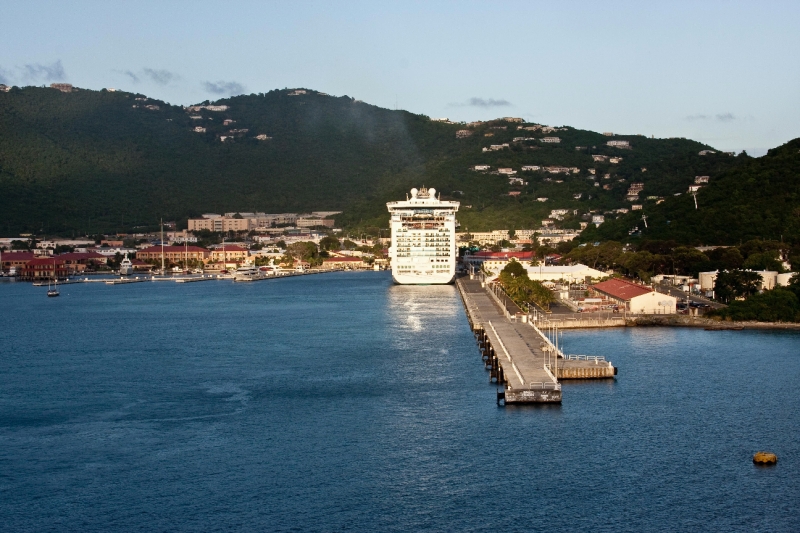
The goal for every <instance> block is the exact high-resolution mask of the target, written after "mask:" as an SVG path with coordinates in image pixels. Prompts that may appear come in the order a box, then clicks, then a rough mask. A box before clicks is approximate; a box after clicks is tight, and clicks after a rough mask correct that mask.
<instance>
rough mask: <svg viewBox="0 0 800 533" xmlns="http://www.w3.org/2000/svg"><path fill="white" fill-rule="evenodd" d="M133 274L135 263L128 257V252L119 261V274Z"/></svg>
mask: <svg viewBox="0 0 800 533" xmlns="http://www.w3.org/2000/svg"><path fill="white" fill-rule="evenodd" d="M131 274H133V263H132V262H131V260H130V259H128V254H127V253H126V254H125V258H124V259H123V260H122V261H120V263H119V275H120V276H130V275H131Z"/></svg>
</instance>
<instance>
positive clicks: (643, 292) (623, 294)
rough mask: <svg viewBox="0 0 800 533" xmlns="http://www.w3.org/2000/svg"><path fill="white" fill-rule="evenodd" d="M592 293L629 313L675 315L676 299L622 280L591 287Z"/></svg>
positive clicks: (644, 286) (604, 282)
mask: <svg viewBox="0 0 800 533" xmlns="http://www.w3.org/2000/svg"><path fill="white" fill-rule="evenodd" d="M591 289H592V292H594V293H596V294H598V295H600V296H602V297H605V298H606V299H608V300H611V301H613V302H615V303H616V304H617V305H619V306H620V308H622V309H624V310H625V311H627V312H629V313H639V314H675V313H676V312H677V304H678V299H677V298H675V297H674V296H669V295H667V294H661V293H660V292H656V291H655V290H653V289H652V288H651V287H648V286H646V285H639V284H638V283H633V282H631V281H627V280H624V279H610V280H608V281H601V282H600V283H597V284H595V285H592V287H591Z"/></svg>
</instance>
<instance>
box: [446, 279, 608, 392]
mask: <svg viewBox="0 0 800 533" xmlns="http://www.w3.org/2000/svg"><path fill="white" fill-rule="evenodd" d="M456 286H457V288H458V290H459V293H460V294H461V298H462V300H463V302H464V308H465V309H466V312H467V318H468V320H469V323H470V326H471V327H472V331H473V332H474V333H475V336H476V338H477V341H478V346H479V348H480V350H481V354H482V358H483V361H484V365H485V366H486V368H487V369H489V372H490V374H489V381H490V382H495V383H498V384H502V385H504V390H503V391H502V392H498V397H497V401H498V403H500V402H501V401H502V402H503V403H505V404H520V403H560V402H561V398H562V391H561V384H560V383H559V382H558V380H559V379H604V378H613V377H614V376H615V375H616V373H617V369H616V368H615V367H614V366H613V365H612V364H611V363H610V362H608V361H606V360H605V358H604V357H597V356H586V355H565V354H564V353H562V352H561V350H560V349H559V348H558V347H557V346H556V345H554V344H553V343H552V342H551V341H550V340H549V338H548V336H547V335H546V334H545V333H544V332H543V331H542V330H541V329H540V326H541V327H543V328H545V329H546V328H547V327H549V326H548V325H546V323H540V324H538V325H537V324H536V323H534V322H532V321H529V320H528V316H527V315H523V316H521V317H517V316H516V315H510V313H509V311H508V310H507V309H506V305H505V304H504V302H503V301H502V300H501V299H500V298H499V297H497V296H496V295H495V294H494V293H492V292H491V291H489V290H487V289H486V288H484V286H482V283H481V281H478V280H470V279H468V278H459V279H458V280H456Z"/></svg>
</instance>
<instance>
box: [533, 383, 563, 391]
mask: <svg viewBox="0 0 800 533" xmlns="http://www.w3.org/2000/svg"><path fill="white" fill-rule="evenodd" d="M528 389H530V390H537V389H542V390H544V389H547V390H561V383H551V382H549V381H531V382H530V383H528Z"/></svg>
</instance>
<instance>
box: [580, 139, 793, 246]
mask: <svg viewBox="0 0 800 533" xmlns="http://www.w3.org/2000/svg"><path fill="white" fill-rule="evenodd" d="M707 157H708V156H707ZM740 158H742V156H739V157H737V159H740ZM697 204H698V207H697V208H695V205H694V199H693V198H692V196H691V195H690V194H686V191H683V194H682V195H680V196H672V197H670V198H668V199H667V200H666V201H665V202H664V203H662V204H659V205H656V204H655V203H653V202H645V204H644V211H643V213H644V214H645V215H646V216H647V217H648V218H647V227H646V228H645V227H644V223H643V222H642V218H641V217H642V212H636V213H633V212H631V213H629V214H628V215H626V216H624V217H621V218H619V219H616V220H611V221H607V222H606V223H604V224H603V225H601V226H600V227H599V228H597V229H594V228H590V229H589V231H587V232H585V235H584V236H583V238H584V240H587V241H590V240H592V241H596V240H623V239H627V238H628V233H629V231H630V230H631V229H633V228H636V229H637V232H638V233H640V234H641V239H674V240H676V241H678V242H682V243H687V244H734V243H738V242H744V241H747V240H751V239H773V240H783V241H789V242H800V139H795V140H793V141H791V142H789V143H786V144H785V145H783V146H780V147H778V148H775V149H773V150H770V151H769V153H768V154H767V155H766V156H764V157H761V158H758V159H752V158H744V159H743V160H742V162H741V164H739V165H735V166H733V167H732V168H729V169H727V170H724V171H722V172H720V173H719V174H718V175H713V174H712V176H711V181H710V182H709V184H708V186H705V187H703V188H702V189H700V191H699V192H698V193H697Z"/></svg>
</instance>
